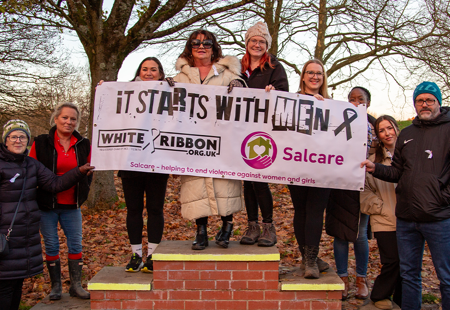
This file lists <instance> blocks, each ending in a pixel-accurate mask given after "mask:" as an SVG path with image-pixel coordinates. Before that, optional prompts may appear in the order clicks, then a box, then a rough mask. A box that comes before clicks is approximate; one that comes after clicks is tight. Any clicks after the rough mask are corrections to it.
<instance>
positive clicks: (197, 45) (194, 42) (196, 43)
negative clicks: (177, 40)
mask: <svg viewBox="0 0 450 310" xmlns="http://www.w3.org/2000/svg"><path fill="white" fill-rule="evenodd" d="M191 45H192V48H195V49H197V48H200V45H203V48H205V49H210V48H212V46H213V42H212V40H205V41H200V40H197V39H195V40H192V41H191Z"/></svg>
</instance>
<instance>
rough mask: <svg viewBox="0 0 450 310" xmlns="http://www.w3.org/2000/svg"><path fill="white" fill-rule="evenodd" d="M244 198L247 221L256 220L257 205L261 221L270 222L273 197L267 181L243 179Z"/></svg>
mask: <svg viewBox="0 0 450 310" xmlns="http://www.w3.org/2000/svg"><path fill="white" fill-rule="evenodd" d="M244 199H245V208H246V209H247V217H248V221H249V222H258V205H259V208H260V209H261V215H262V218H263V223H272V216H273V198H272V193H271V192H270V189H269V185H268V184H267V183H263V182H253V181H244Z"/></svg>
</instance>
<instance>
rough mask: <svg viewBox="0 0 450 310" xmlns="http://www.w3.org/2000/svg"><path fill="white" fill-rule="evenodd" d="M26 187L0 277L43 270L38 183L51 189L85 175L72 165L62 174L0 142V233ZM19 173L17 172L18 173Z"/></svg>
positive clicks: (62, 187) (1, 262)
mask: <svg viewBox="0 0 450 310" xmlns="http://www.w3.org/2000/svg"><path fill="white" fill-rule="evenodd" d="M25 171H26V176H27V179H26V181H25V190H24V193H23V197H22V202H21V203H20V206H19V210H18V212H17V217H16V220H15V222H14V226H13V229H12V232H11V235H10V238H9V250H10V252H9V254H8V255H7V256H5V257H2V258H0V280H12V279H24V278H28V277H32V276H34V275H36V274H39V273H42V267H43V266H42V249H41V236H40V234H39V221H40V218H41V216H40V211H39V208H38V205H37V202H36V192H37V186H39V187H42V188H44V189H45V190H47V191H50V192H60V191H64V190H66V189H69V188H70V187H72V186H73V185H74V184H75V183H76V182H77V181H78V180H80V179H81V178H83V177H84V175H83V174H82V173H81V172H80V169H78V168H74V169H72V170H70V171H69V172H67V173H66V174H64V175H63V176H61V177H58V176H56V175H54V174H53V173H52V172H51V171H50V170H48V169H47V168H45V166H44V165H43V164H41V163H40V162H38V161H37V160H35V159H34V158H31V157H28V156H26V154H20V155H18V154H14V153H11V152H9V151H8V150H7V148H6V146H5V145H4V144H0V233H2V234H7V231H8V228H9V226H10V224H11V221H12V218H13V216H14V212H15V211H16V207H17V203H18V202H19V198H20V195H21V192H22V186H23V181H24V173H25ZM18 174H19V175H18Z"/></svg>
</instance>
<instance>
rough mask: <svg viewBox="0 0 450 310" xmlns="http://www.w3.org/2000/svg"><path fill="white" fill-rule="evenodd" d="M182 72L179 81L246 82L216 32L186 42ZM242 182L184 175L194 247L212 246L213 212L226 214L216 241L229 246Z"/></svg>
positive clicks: (185, 202) (197, 33)
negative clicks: (194, 227) (210, 224)
mask: <svg viewBox="0 0 450 310" xmlns="http://www.w3.org/2000/svg"><path fill="white" fill-rule="evenodd" d="M175 67H176V69H177V70H178V71H180V73H178V74H177V76H175V78H174V81H175V82H181V83H192V84H203V85H218V86H229V91H231V89H232V88H233V87H234V86H236V87H242V86H243V85H244V84H245V82H244V81H243V80H242V79H241V78H240V77H239V74H240V72H241V65H240V63H239V60H238V59H237V58H236V57H233V56H225V57H223V56H222V50H221V48H220V46H219V44H218V43H217V40H216V37H215V36H214V34H213V33H211V32H209V31H207V30H203V29H200V30H196V31H194V32H193V33H192V34H191V35H190V36H189V39H188V41H187V42H186V46H185V47H184V50H183V53H181V55H180V57H179V58H178V60H177V63H176V66H175ZM241 192H242V182H241V181H239V180H227V179H213V178H203V177H198V176H182V177H181V190H180V201H181V213H182V215H183V217H185V218H187V219H189V220H194V219H195V222H196V224H197V235H196V237H195V241H194V243H193V244H192V249H193V250H204V249H205V247H207V246H208V235H207V230H206V227H207V224H208V216H209V215H217V214H218V215H220V216H221V217H222V222H223V224H222V228H221V229H220V231H219V232H218V233H217V235H216V243H217V244H218V245H219V246H221V247H224V248H227V247H228V243H229V239H230V236H231V235H232V231H233V222H232V221H233V213H235V212H237V211H240V210H241V209H242V207H243V201H242V195H241Z"/></svg>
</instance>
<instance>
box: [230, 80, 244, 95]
mask: <svg viewBox="0 0 450 310" xmlns="http://www.w3.org/2000/svg"><path fill="white" fill-rule="evenodd" d="M234 87H244V84H242V82H241V81H239V80H232V81H231V82H230V85H228V93H231V91H232V90H233V88H234Z"/></svg>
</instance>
